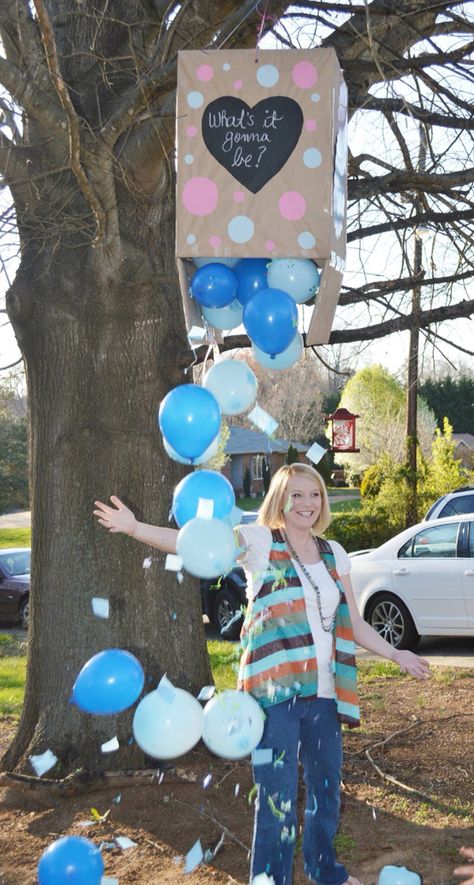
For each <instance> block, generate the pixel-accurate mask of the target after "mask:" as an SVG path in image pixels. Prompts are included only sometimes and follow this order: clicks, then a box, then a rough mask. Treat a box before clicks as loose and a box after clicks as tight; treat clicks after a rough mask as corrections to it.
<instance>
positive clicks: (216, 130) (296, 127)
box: [202, 95, 303, 194]
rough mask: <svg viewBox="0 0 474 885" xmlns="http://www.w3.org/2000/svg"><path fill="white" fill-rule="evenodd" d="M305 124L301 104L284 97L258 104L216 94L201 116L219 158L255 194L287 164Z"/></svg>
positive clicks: (206, 140)
mask: <svg viewBox="0 0 474 885" xmlns="http://www.w3.org/2000/svg"><path fill="white" fill-rule="evenodd" d="M302 127H303V112H302V110H301V108H300V106H299V104H298V103H297V102H296V101H294V100H293V99H292V98H287V97H286V96H281V95H278V96H273V97H272V98H264V99H263V100H262V101H259V102H258V104H256V105H254V107H250V106H249V105H248V104H246V102H245V101H242V100H241V99H240V98H236V97H235V96H232V95H226V96H222V97H221V98H216V99H215V100H214V101H212V102H211V103H210V104H208V105H207V107H206V109H205V111H204V113H203V117H202V136H203V139H204V143H205V145H206V147H207V149H208V151H209V152H210V153H211V154H212V156H213V157H214V159H215V160H217V162H218V163H220V164H221V166H223V167H224V169H227V171H228V172H230V174H231V175H232V176H233V177H234V178H235V179H236V180H237V181H239V182H240V184H242V185H243V186H244V187H246V188H247V190H249V191H252V193H253V194H256V193H257V192H258V191H259V190H261V189H262V187H264V185H266V184H267V182H269V181H270V179H272V178H273V177H274V176H275V175H276V174H277V172H279V171H280V169H281V168H282V167H283V166H284V165H285V163H286V161H287V160H288V158H289V157H290V156H291V154H292V153H293V151H294V149H295V147H296V145H297V144H298V139H299V137H300V135H301V129H302Z"/></svg>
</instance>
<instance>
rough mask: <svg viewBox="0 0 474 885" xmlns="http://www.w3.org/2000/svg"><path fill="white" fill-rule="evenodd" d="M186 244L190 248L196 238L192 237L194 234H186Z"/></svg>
mask: <svg viewBox="0 0 474 885" xmlns="http://www.w3.org/2000/svg"><path fill="white" fill-rule="evenodd" d="M186 242H187V244H188V245H189V246H192V245H193V243H195V242H196V237H195V236H194V234H188V235H187V237H186Z"/></svg>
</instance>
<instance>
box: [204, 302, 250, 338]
mask: <svg viewBox="0 0 474 885" xmlns="http://www.w3.org/2000/svg"><path fill="white" fill-rule="evenodd" d="M201 312H202V315H203V317H204V319H205V320H206V322H207V323H209V325H210V326H213V328H214V329H220V330H221V331H222V332H229V331H230V330H231V329H236V328H237V326H240V325H241V324H242V316H243V312H244V306H243V304H241V303H240V301H237V299H234V301H231V303H230V304H228V305H227V307H201Z"/></svg>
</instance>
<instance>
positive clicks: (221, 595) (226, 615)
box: [213, 587, 243, 639]
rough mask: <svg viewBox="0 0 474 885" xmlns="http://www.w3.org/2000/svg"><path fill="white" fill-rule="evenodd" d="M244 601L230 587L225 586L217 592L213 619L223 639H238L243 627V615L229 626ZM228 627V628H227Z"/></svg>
mask: <svg viewBox="0 0 474 885" xmlns="http://www.w3.org/2000/svg"><path fill="white" fill-rule="evenodd" d="M241 606H242V601H241V599H240V597H239V595H238V593H236V592H235V590H232V589H231V588H230V587H223V588H222V590H219V591H218V593H216V598H215V601H214V612H213V621H214V623H215V624H216V625H217V628H218V630H219V632H220V633H222V638H223V639H238V638H239V636H240V631H241V629H242V623H243V617H239V618H238V619H237V620H236V621H235V622H234V623H233V624H232V626H230V627H228V624H229V623H230V622H231V620H232V618H234V617H235V616H236V614H237V613H240V609H241ZM227 627H228V629H226V628H227Z"/></svg>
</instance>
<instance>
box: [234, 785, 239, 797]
mask: <svg viewBox="0 0 474 885" xmlns="http://www.w3.org/2000/svg"><path fill="white" fill-rule="evenodd" d="M239 793H240V784H236V785H235V787H234V796H235V797H236V798H237V796H238V795H239Z"/></svg>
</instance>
